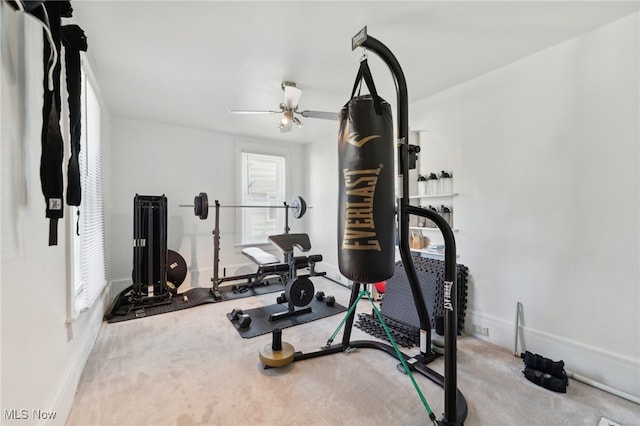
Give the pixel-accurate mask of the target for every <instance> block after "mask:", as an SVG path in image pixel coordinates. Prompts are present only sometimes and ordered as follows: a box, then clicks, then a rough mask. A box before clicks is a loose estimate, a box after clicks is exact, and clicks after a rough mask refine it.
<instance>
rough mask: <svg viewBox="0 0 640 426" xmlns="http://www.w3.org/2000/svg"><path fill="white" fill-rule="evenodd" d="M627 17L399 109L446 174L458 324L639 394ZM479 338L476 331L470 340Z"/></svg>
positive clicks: (639, 278) (634, 115)
mask: <svg viewBox="0 0 640 426" xmlns="http://www.w3.org/2000/svg"><path fill="white" fill-rule="evenodd" d="M638 21H639V15H638V14H635V15H632V16H630V17H627V18H624V19H622V20H619V21H617V22H614V23H612V24H609V25H607V26H605V27H603V28H601V29H598V30H595V31H593V32H590V33H587V34H585V35H583V36H581V37H579V38H576V39H573V40H570V41H567V42H565V43H562V44H560V45H557V46H555V47H552V48H550V49H547V50H545V51H542V52H539V53H537V54H535V55H532V56H530V57H527V58H525V59H522V60H520V61H518V62H516V63H513V64H511V65H509V66H506V67H504V68H502V69H499V70H497V71H494V72H491V73H489V74H487V75H484V76H481V77H479V78H476V79H474V80H471V81H469V82H467V83H465V84H462V85H460V86H457V87H455V88H452V89H450V90H447V91H445V92H442V93H440V94H438V95H436V96H433V97H431V98H429V99H426V100H424V101H422V102H419V103H417V104H415V105H413V106H412V108H411V123H410V125H411V128H412V129H422V130H428V132H425V133H422V134H421V143H422V148H423V153H422V155H421V158H422V160H421V162H422V164H421V167H422V168H423V171H430V170H434V169H435V170H441V169H442V168H444V169H453V171H454V184H455V192H459V193H460V196H459V197H457V198H456V199H455V212H454V217H455V227H457V228H459V229H460V232H459V233H458V234H456V236H457V246H458V250H459V253H460V262H461V263H464V264H466V265H467V266H469V268H470V272H471V274H472V278H473V283H472V288H471V290H470V295H469V299H470V301H469V309H468V320H467V324H468V325H469V326H470V325H472V324H476V325H480V326H482V327H488V328H489V336H488V338H487V339H488V340H490V341H492V342H494V343H497V344H499V345H502V346H504V347H507V348H512V347H513V333H514V318H515V309H516V302H517V301H520V302H522V303H523V305H524V326H525V333H524V335H525V342H526V344H527V349H529V350H531V351H534V352H538V353H541V354H543V355H545V356H548V357H551V358H554V359H564V361H565V363H566V364H567V368H568V369H570V370H573V371H575V372H577V373H580V374H582V375H585V376H588V377H590V378H592V379H595V380H597V381H599V382H602V383H605V384H607V385H610V386H613V387H615V388H618V389H621V390H623V391H625V392H627V393H630V394H633V395H636V396H639V395H640V365H639V361H640V314H639V312H640V309H639V307H640V306H639V302H640V288H639V283H640V275H639V270H638V261H639V259H640V249H639V235H640V234H639V232H640V230H639V218H640V210H639V194H640V185H639V174H638V169H639V167H638V165H639V140H640V135H639V120H640V119H639V116H640V111H639V96H638V95H639V84H638V76H639V75H640V74H639V72H640V70H639V66H638V64H639V53H638V52H639V48H640V46H639V34H638V26H639V25H638ZM480 337H483V338H484V336H480Z"/></svg>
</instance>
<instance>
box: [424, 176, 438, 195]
mask: <svg viewBox="0 0 640 426" xmlns="http://www.w3.org/2000/svg"><path fill="white" fill-rule="evenodd" d="M438 194H440V182H439V181H438V175H436V174H435V173H429V176H428V177H427V193H426V194H425V195H438Z"/></svg>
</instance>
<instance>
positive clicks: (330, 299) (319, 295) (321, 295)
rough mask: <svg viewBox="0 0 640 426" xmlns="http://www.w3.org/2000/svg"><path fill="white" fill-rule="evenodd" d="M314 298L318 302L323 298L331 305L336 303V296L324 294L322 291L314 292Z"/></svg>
mask: <svg viewBox="0 0 640 426" xmlns="http://www.w3.org/2000/svg"><path fill="white" fill-rule="evenodd" d="M316 300H318V301H320V302H322V301H323V300H324V301H325V302H326V303H327V306H333V305H335V304H336V298H335V297H333V296H325V294H324V291H317V292H316Z"/></svg>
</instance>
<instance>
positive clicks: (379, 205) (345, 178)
mask: <svg viewBox="0 0 640 426" xmlns="http://www.w3.org/2000/svg"><path fill="white" fill-rule="evenodd" d="M363 79H364V81H365V83H366V84H367V86H368V88H369V92H370V94H369V95H363V96H360V94H359V91H358V96H355V95H356V90H357V89H358V87H359V86H360V85H361V83H362V80H363ZM339 126H340V127H339V133H338V159H339V164H340V170H339V173H340V176H339V180H338V182H339V198H338V265H339V268H340V272H341V273H342V275H344V276H345V277H347V278H348V279H350V280H352V281H355V282H359V283H374V282H379V281H384V280H386V279H387V278H389V277H391V276H392V275H393V271H394V264H395V249H394V241H395V238H394V237H395V193H394V180H393V147H394V143H393V117H392V115H391V106H390V105H389V103H388V102H386V101H385V100H384V99H382V98H380V97H379V96H378V94H377V92H376V89H375V85H374V83H373V78H372V77H371V71H370V70H369V65H368V64H367V61H366V59H365V60H363V61H361V62H360V69H359V71H358V75H357V77H356V81H355V83H354V85H353V91H352V92H351V99H350V100H349V102H347V103H346V104H345V106H344V107H343V108H342V110H341V111H340V117H339Z"/></svg>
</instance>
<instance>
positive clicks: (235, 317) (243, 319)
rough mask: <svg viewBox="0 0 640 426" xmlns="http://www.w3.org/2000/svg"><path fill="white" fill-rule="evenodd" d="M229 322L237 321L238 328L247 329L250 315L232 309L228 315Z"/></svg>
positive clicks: (240, 310)
mask: <svg viewBox="0 0 640 426" xmlns="http://www.w3.org/2000/svg"><path fill="white" fill-rule="evenodd" d="M229 319H230V320H231V321H238V326H240V328H247V327H249V324H251V315H249V314H245V313H244V312H243V311H242V309H237V308H234V309H233V310H232V311H231V313H230V314H229Z"/></svg>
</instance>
